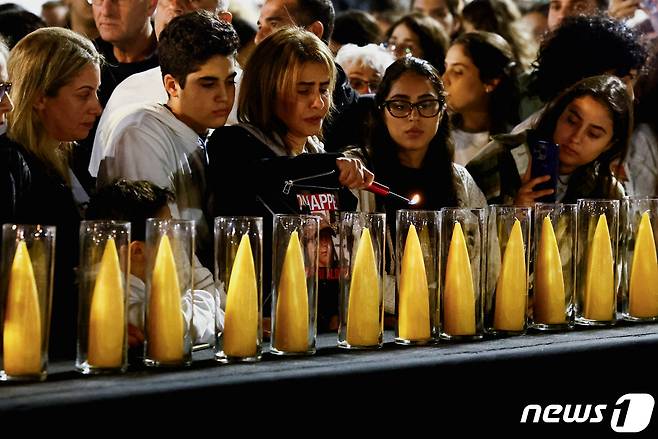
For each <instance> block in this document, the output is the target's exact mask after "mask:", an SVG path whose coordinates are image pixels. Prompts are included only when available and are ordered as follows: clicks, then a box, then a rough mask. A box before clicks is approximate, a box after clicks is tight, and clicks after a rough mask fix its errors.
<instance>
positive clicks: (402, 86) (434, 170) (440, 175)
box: [370, 57, 486, 225]
mask: <svg viewBox="0 0 658 439" xmlns="http://www.w3.org/2000/svg"><path fill="white" fill-rule="evenodd" d="M375 101H376V104H377V109H376V110H375V111H374V112H373V115H372V135H371V142H370V154H371V161H372V165H373V169H374V171H375V173H376V174H377V179H378V180H379V181H381V182H383V183H385V184H387V185H389V186H390V187H391V190H392V191H394V192H396V193H398V194H400V195H402V196H404V197H407V198H411V197H413V196H414V195H416V194H417V195H419V196H420V200H419V202H418V203H417V204H416V205H415V206H414V208H417V209H429V210H438V209H440V208H442V207H446V206H451V207H454V206H460V207H482V206H484V205H485V204H486V202H485V199H484V197H483V196H482V192H480V190H479V189H478V187H477V186H476V185H475V182H474V181H473V179H472V178H471V176H470V175H469V174H468V172H467V171H466V169H464V168H463V167H462V166H459V165H457V164H455V163H453V161H452V143H451V141H450V120H449V118H448V116H447V114H446V106H447V105H446V99H445V94H444V90H443V84H442V82H441V77H440V75H439V73H438V72H437V70H436V69H435V68H434V67H433V66H432V65H430V64H429V63H428V62H426V61H424V60H420V59H418V58H414V57H404V58H401V59H399V60H397V61H396V62H394V63H393V64H391V66H390V67H389V68H388V69H387V70H386V74H385V75H384V78H383V80H382V83H381V85H380V87H379V89H378V91H377V95H376V96H375ZM371 202H372V201H371ZM408 208H409V206H408V205H405V204H404V203H402V202H399V201H397V200H395V199H392V198H378V199H377V205H376V209H377V210H378V211H385V212H386V213H387V218H388V222H389V224H391V225H393V224H394V223H395V211H396V210H398V209H408Z"/></svg>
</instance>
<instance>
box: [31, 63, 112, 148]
mask: <svg viewBox="0 0 658 439" xmlns="http://www.w3.org/2000/svg"><path fill="white" fill-rule="evenodd" d="M99 85H100V69H99V68H98V66H96V65H93V64H88V65H87V66H86V67H84V68H83V69H82V70H81V71H80V73H78V75H77V76H75V77H74V78H73V79H72V80H71V82H69V83H68V84H66V85H64V86H62V87H61V88H60V89H59V90H58V91H57V94H56V95H55V96H52V97H50V96H42V97H40V98H38V99H37V102H36V103H35V104H34V108H35V110H36V112H37V113H38V115H39V119H40V120H41V123H43V125H44V127H45V129H46V132H47V133H48V135H49V136H50V137H52V138H53V139H55V140H58V141H60V142H71V141H74V140H81V139H84V138H85V137H87V135H88V134H89V131H90V130H91V129H92V128H93V127H94V122H95V121H96V118H97V117H98V116H100V114H101V111H102V108H101V105H100V103H99V102H98V97H97V96H96V92H97V91H98V86H99Z"/></svg>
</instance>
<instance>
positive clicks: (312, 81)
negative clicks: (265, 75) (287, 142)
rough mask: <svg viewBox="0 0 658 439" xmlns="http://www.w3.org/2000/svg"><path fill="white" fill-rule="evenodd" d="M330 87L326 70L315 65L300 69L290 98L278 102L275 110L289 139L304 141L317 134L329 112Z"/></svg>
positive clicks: (306, 65)
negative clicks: (286, 130)
mask: <svg viewBox="0 0 658 439" xmlns="http://www.w3.org/2000/svg"><path fill="white" fill-rule="evenodd" d="M329 83H330V82H329V70H328V69H327V67H326V66H324V65H322V64H320V63H316V62H309V63H306V64H304V65H303V66H302V68H301V72H300V75H299V78H297V82H296V83H295V88H294V89H293V90H292V95H291V96H287V97H282V98H281V99H278V101H277V104H276V109H275V114H276V116H277V117H278V118H279V119H281V121H282V122H283V123H284V124H285V125H286V127H287V129H288V133H287V136H288V137H290V138H295V139H297V138H298V139H306V138H307V137H309V136H314V135H317V134H319V133H320V130H321V129H322V122H323V120H324V118H325V117H326V116H327V113H328V112H329V106H330V98H331V93H330V91H329Z"/></svg>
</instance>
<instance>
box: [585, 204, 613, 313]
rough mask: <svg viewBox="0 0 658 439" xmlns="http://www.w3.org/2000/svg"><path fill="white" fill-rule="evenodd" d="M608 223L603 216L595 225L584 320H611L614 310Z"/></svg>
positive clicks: (588, 262)
mask: <svg viewBox="0 0 658 439" xmlns="http://www.w3.org/2000/svg"><path fill="white" fill-rule="evenodd" d="M614 270H615V269H614V264H613V256H612V246H611V244H610V231H609V230H608V221H607V220H606V218H605V215H604V214H601V216H599V221H598V222H597V224H596V230H595V231H594V238H593V239H592V246H591V247H590V251H589V260H588V261H587V277H586V281H585V310H584V311H585V312H584V314H585V318H586V319H589V320H611V319H612V318H613V314H614V310H615V272H614Z"/></svg>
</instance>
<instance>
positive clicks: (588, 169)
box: [468, 75, 633, 207]
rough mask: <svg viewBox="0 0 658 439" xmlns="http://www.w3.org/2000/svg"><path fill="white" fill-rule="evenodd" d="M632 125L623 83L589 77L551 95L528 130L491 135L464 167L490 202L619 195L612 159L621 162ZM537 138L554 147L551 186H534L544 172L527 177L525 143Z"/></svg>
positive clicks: (621, 191) (543, 178) (621, 190)
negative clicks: (556, 148) (554, 176)
mask: <svg viewBox="0 0 658 439" xmlns="http://www.w3.org/2000/svg"><path fill="white" fill-rule="evenodd" d="M632 126H633V107H632V104H631V100H630V98H629V96H628V92H627V90H626V86H625V85H624V83H623V81H622V80H620V79H619V78H617V77H615V76H609V75H602V76H593V77H591V78H586V79H583V80H582V81H579V82H578V83H576V84H575V85H573V86H572V87H570V88H569V89H567V90H566V91H565V92H564V93H562V94H561V95H560V96H558V97H557V98H556V99H554V100H553V101H552V102H551V103H550V104H549V106H548V107H547V109H546V110H545V111H544V113H543V114H542V116H541V118H540V119H539V121H538V122H537V123H536V124H535V126H534V129H532V130H527V131H524V132H522V133H520V134H509V135H501V136H497V137H496V138H495V139H494V141H493V142H492V144H493V145H491V147H490V146H489V145H488V146H487V153H486V154H483V155H481V156H479V157H477V158H476V159H474V160H473V161H471V163H469V166H468V169H469V171H470V172H471V173H472V174H473V177H474V178H475V180H476V181H477V182H478V184H479V185H480V187H481V188H482V189H483V190H484V192H485V194H486V195H487V200H488V201H489V202H490V203H492V202H496V203H504V204H511V203H514V204H515V205H520V206H530V207H532V206H533V205H534V203H535V202H536V201H538V199H539V198H542V197H545V196H550V195H554V196H555V199H556V200H557V201H560V202H565V203H566V202H575V201H576V200H577V199H578V198H612V199H620V198H623V197H624V196H625V191H624V188H623V186H622V185H621V183H620V182H619V181H618V180H617V179H616V178H615V176H614V174H613V172H612V163H613V162H614V161H617V160H618V161H621V162H623V160H624V158H625V156H626V152H627V149H628V143H629V139H630V134H631V128H632ZM537 140H544V141H549V142H553V143H556V144H557V145H559V156H558V166H557V167H558V169H557V172H558V178H557V187H556V188H555V189H552V188H547V189H539V188H537V187H536V186H537V185H539V184H541V183H545V182H547V181H548V180H549V179H550V176H548V175H543V176H536V177H534V178H531V175H532V163H531V160H530V155H531V150H530V148H531V147H530V146H529V145H534V144H536V141H537Z"/></svg>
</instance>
